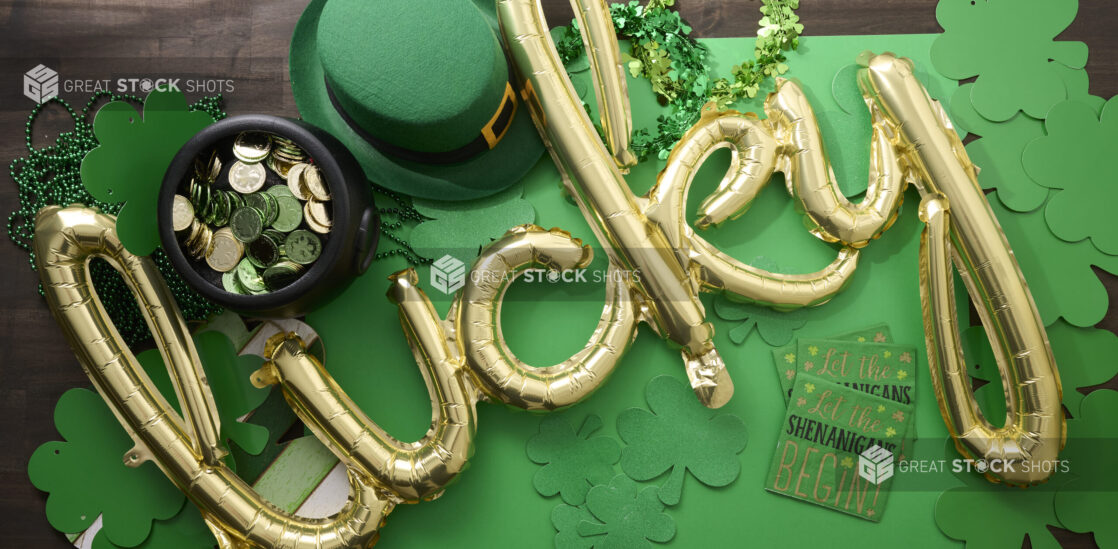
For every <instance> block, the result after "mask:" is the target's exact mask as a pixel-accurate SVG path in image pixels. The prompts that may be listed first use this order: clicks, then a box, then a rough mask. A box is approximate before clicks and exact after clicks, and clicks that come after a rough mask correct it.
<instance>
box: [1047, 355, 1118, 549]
mask: <svg viewBox="0 0 1118 549" xmlns="http://www.w3.org/2000/svg"><path fill="white" fill-rule="evenodd" d="M1111 356H1112V355H1111ZM1115 417H1118V392H1115V391H1111V390H1097V391H1094V392H1092V393H1091V394H1089V395H1087V398H1085V399H1083V404H1082V409H1081V414H1080V415H1079V416H1078V417H1075V418H1072V419H1069V420H1068V433H1069V440H1068V445H1067V449H1066V450H1065V451H1064V455H1063V456H1062V457H1064V458H1066V459H1067V460H1068V462H1069V464H1070V465H1069V468H1070V469H1071V470H1072V472H1074V473H1075V474H1076V476H1077V477H1078V478H1077V479H1075V480H1073V481H1071V482H1069V483H1067V484H1066V485H1064V487H1063V488H1062V489H1060V491H1059V492H1057V493H1056V498H1055V505H1056V516H1057V517H1059V519H1060V522H1062V523H1063V525H1064V527H1065V528H1067V529H1069V530H1071V531H1073V532H1093V533H1094V538H1095V542H1096V543H1097V544H1098V546H1099V547H1114V546H1116V545H1118V522H1115V521H1114V520H1113V515H1111V514H1110V513H1106V512H1102V511H1101V510H1103V509H1114V508H1115V507H1116V506H1118V470H1115V468H1114V450H1115V448H1114V446H1115V444H1114V441H1115V440H1118V423H1115V421H1114V418H1115ZM1072 434H1074V437H1071V436H1070V435H1072Z"/></svg>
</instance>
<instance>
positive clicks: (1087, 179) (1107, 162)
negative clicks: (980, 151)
mask: <svg viewBox="0 0 1118 549" xmlns="http://www.w3.org/2000/svg"><path fill="white" fill-rule="evenodd" d="M1044 128H1045V129H1046V130H1047V131H1048V135H1047V136H1046V137H1041V138H1039V139H1037V140H1035V141H1033V142H1032V143H1030V144H1029V145H1028V146H1027V147H1025V156H1024V165H1025V171H1026V172H1027V173H1028V174H1029V176H1030V177H1032V178H1033V180H1035V181H1036V182H1037V183H1039V184H1040V185H1042V186H1044V187H1048V188H1049V189H1061V190H1060V192H1059V193H1057V194H1056V195H1055V196H1053V197H1052V198H1051V199H1050V200H1049V201H1048V206H1047V207H1046V208H1045V212H1044V217H1045V219H1047V220H1048V226H1049V227H1050V228H1051V229H1052V232H1053V233H1055V234H1056V236H1058V237H1060V238H1061V239H1063V240H1066V241H1068V242H1079V241H1080V240H1083V239H1086V238H1090V239H1091V242H1092V243H1093V244H1094V245H1095V247H1096V248H1098V249H1099V250H1100V251H1102V252H1103V253H1107V254H1110V255H1118V231H1115V230H1114V226H1113V222H1112V218H1113V211H1114V208H1115V207H1118V186H1116V185H1114V184H1113V183H1114V180H1115V178H1118V98H1111V99H1110V101H1107V102H1106V105H1104V106H1103V108H1102V114H1101V116H1100V115H1098V114H1097V112H1096V111H1095V109H1094V108H1093V107H1092V106H1091V105H1090V104H1087V103H1083V102H1080V101H1065V102H1063V103H1060V104H1059V105H1056V106H1055V107H1053V108H1052V111H1051V112H1049V113H1048V118H1047V119H1046V120H1045V121H1044Z"/></svg>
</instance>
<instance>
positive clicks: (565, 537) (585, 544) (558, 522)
mask: <svg viewBox="0 0 1118 549" xmlns="http://www.w3.org/2000/svg"><path fill="white" fill-rule="evenodd" d="M582 522H588V523H593V522H596V521H595V520H594V515H593V514H591V513H590V511H589V510H587V509H586V507H585V506H580V507H575V506H573V505H566V504H562V503H561V504H559V505H558V506H556V507H555V509H553V510H552V511H551V524H552V525H554V526H555V529H556V530H558V532H557V533H556V534H555V549H590V548H591V547H594V543H595V541H596V540H597V538H592V537H591V538H584V537H582V536H580V535H579V533H578V527H579V524H581V523H582Z"/></svg>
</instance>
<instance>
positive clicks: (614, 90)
mask: <svg viewBox="0 0 1118 549" xmlns="http://www.w3.org/2000/svg"><path fill="white" fill-rule="evenodd" d="M571 6H572V7H573V8H574V12H575V19H577V20H578V26H579V28H581V29H582V43H583V45H584V46H586V57H587V59H588V60H589V61H590V74H591V75H592V76H593V78H594V97H595V98H596V99H597V101H598V112H599V113H600V114H599V119H600V120H601V122H602V130H603V132H604V133H605V136H606V143H607V144H608V145H609V149H610V151H612V152H613V159H614V161H615V162H616V163H617V166H618V167H619V168H621V169H622V170H626V171H627V170H628V168H630V167H632V166H636V165H637V157H636V156H634V155H633V153H632V151H630V150H629V139H630V137H631V136H632V133H633V117H632V112H631V111H630V109H629V90H628V85H627V84H626V80H625V65H624V64H623V63H622V62H621V50H619V49H618V48H617V31H615V30H614V28H613V18H611V17H610V14H609V6H607V5H606V1H605V0H572V2H571Z"/></svg>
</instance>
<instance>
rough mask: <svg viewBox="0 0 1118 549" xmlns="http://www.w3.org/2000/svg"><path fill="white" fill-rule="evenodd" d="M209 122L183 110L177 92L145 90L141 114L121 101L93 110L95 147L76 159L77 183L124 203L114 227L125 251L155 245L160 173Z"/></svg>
mask: <svg viewBox="0 0 1118 549" xmlns="http://www.w3.org/2000/svg"><path fill="white" fill-rule="evenodd" d="M211 123H213V118H212V117H211V116H210V115H208V114H206V113H204V112H200V111H191V110H189V109H188V107H187V104H186V98H185V96H184V95H183V94H182V92H162V91H153V92H151V94H150V95H148V98H147V101H145V102H144V114H143V116H142V117H141V116H140V114H139V113H137V112H136V109H135V108H133V107H132V105H130V104H128V103H127V102H124V101H113V102H112V103H108V104H106V105H105V106H104V107H101V110H100V111H98V112H97V117H96V118H95V119H94V120H93V133H94V135H96V136H97V140H98V141H99V142H100V146H98V147H97V148H96V149H93V150H92V151H89V154H87V155H86V156H85V159H84V160H82V166H81V178H82V184H84V185H85V188H86V190H88V191H89V194H91V195H93V197H94V198H96V199H97V200H101V201H103V202H110V203H120V202H124V206H123V207H122V208H121V210H120V213H118V214H117V221H116V232H117V235H118V236H119V237H120V241H121V243H123V244H124V247H125V248H127V249H128V251H130V252H132V253H133V254H136V255H148V254H150V253H151V252H153V251H154V250H155V249H156V248H157V247H158V246H159V230H158V226H157V222H156V219H157V216H156V202H157V201H158V197H159V189H160V186H161V185H162V184H163V175H164V172H166V171H167V166H168V165H169V164H170V163H171V159H172V158H174V156H175V154H176V153H178V152H179V148H181V147H182V146H183V144H184V143H186V141H187V140H189V139H190V138H191V137H193V136H194V134H196V133H198V132H199V131H200V130H201V129H202V128H205V127H206V126H208V125H209V124H211Z"/></svg>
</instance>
